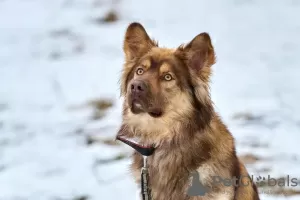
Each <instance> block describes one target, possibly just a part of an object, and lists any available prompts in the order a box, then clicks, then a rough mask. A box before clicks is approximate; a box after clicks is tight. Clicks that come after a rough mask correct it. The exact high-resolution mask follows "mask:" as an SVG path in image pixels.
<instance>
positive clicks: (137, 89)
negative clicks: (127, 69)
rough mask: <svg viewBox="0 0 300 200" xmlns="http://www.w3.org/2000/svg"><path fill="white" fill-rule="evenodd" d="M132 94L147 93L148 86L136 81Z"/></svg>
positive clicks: (132, 87)
mask: <svg viewBox="0 0 300 200" xmlns="http://www.w3.org/2000/svg"><path fill="white" fill-rule="evenodd" d="M130 88H131V92H134V93H144V92H146V89H147V86H146V84H145V83H144V82H143V81H134V82H133V83H131V86H130Z"/></svg>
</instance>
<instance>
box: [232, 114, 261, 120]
mask: <svg viewBox="0 0 300 200" xmlns="http://www.w3.org/2000/svg"><path fill="white" fill-rule="evenodd" d="M232 118H233V119H236V120H245V121H261V120H263V116H258V115H254V114H252V113H249V112H240V113H236V114H235V115H233V117H232Z"/></svg>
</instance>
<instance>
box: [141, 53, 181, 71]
mask: <svg viewBox="0 0 300 200" xmlns="http://www.w3.org/2000/svg"><path fill="white" fill-rule="evenodd" d="M141 65H142V66H143V67H145V68H146V69H152V70H156V71H159V72H160V73H164V72H168V71H173V68H174V67H175V66H176V57H175V55H174V50H173V49H166V48H153V49H152V50H151V51H150V52H149V53H148V54H147V55H146V56H145V57H144V58H143V59H142V61H141Z"/></svg>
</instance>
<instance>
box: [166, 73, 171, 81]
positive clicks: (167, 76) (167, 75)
mask: <svg viewBox="0 0 300 200" xmlns="http://www.w3.org/2000/svg"><path fill="white" fill-rule="evenodd" d="M164 79H165V80H166V81H170V80H172V76H171V75H170V74H166V75H165V77H164Z"/></svg>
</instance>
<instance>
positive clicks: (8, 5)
mask: <svg viewBox="0 0 300 200" xmlns="http://www.w3.org/2000/svg"><path fill="white" fill-rule="evenodd" d="M225 2H226V3H225ZM112 8H113V9H115V10H116V12H117V14H118V15H119V18H120V19H119V20H118V21H116V22H114V23H102V22H100V20H99V19H101V17H103V16H104V15H105V14H106V13H107V12H108V11H109V10H110V9H112ZM299 9H300V2H299V1H296V0H286V1H282V0H281V1H279V0H278V1H275V0H265V1H257V0H228V1H223V0H212V1H204V0H200V1H190V0H185V1H182V0H180V1H174V0H166V1H159V0H152V1H138V0H118V1H117V0H115V1H113V2H112V1H111V0H61V1H59V0H51V1H46V0H43V1H41V0H0V200H75V199H76V200H84V198H85V197H86V199H88V200H96V199H97V200H101V199H119V198H120V197H122V199H124V200H132V199H135V194H136V188H135V184H134V183H133V181H132V179H131V177H130V176H129V173H128V168H127V167H128V164H129V162H130V160H129V158H128V155H129V154H130V152H131V150H130V149H129V148H127V147H124V146H123V145H115V144H114V143H112V142H111V141H110V139H111V138H113V137H114V135H115V133H116V130H117V128H118V125H119V123H120V117H121V116H120V114H121V109H120V108H121V106H120V104H121V100H120V99H119V98H118V96H119V89H118V78H119V74H120V70H121V66H122V62H123V53H122V49H121V47H122V40H123V36H124V31H125V28H126V26H127V25H128V23H129V22H132V21H140V22H142V23H143V24H144V26H145V27H146V29H147V30H148V32H149V33H150V34H151V35H152V36H153V37H155V38H156V39H158V40H159V41H160V44H163V45H165V46H169V47H176V46H178V45H180V44H181V43H183V42H188V41H189V40H191V39H192V38H193V37H194V36H195V35H197V34H198V33H200V32H203V31H206V32H209V33H210V34H211V37H212V38H213V43H214V45H215V48H216V52H217V57H218V63H217V64H216V65H215V66H214V69H215V70H214V77H213V84H212V97H213V100H214V102H215V104H216V109H217V110H218V112H220V114H221V116H222V117H223V119H224V121H225V122H226V123H227V124H228V126H229V129H230V130H231V131H232V133H233V134H234V136H235V138H236V141H237V150H238V153H239V155H240V156H245V155H248V157H249V156H250V157H252V160H253V159H254V160H256V161H254V162H252V164H251V162H249V164H248V165H247V166H248V168H249V170H250V173H252V174H256V175H261V176H267V175H268V174H269V175H271V176H272V177H274V178H279V177H283V176H286V175H290V176H292V177H294V178H298V180H299V179H300V171H299V165H300V152H299V150H298V141H299V139H300V135H299V131H300V115H299V114H298V113H299V112H300V106H299V105H298V104H299V100H300V94H299V92H298V91H300V81H299V80H298V78H299V73H300V69H299V63H300V57H299V55H300V37H299V35H300V20H299V18H300V12H299ZM99 98H100V99H102V98H110V99H113V102H114V106H113V107H112V108H110V109H108V110H107V111H106V112H105V117H103V118H101V119H99V120H93V119H91V118H92V115H93V108H92V107H89V106H87V103H88V102H89V101H91V100H94V99H99ZM91 135H92V136H93V137H97V139H98V140H100V142H99V143H93V144H88V142H87V138H88V137H90V136H91ZM124 157H125V158H124ZM250 160H251V159H250ZM293 189H298V190H300V186H297V187H296V188H293ZM262 197H263V198H262V199H267V200H269V199H270V200H271V199H289V200H290V199H299V197H300V196H295V195H293V196H291V197H284V196H282V195H276V196H269V195H263V196H262Z"/></svg>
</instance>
